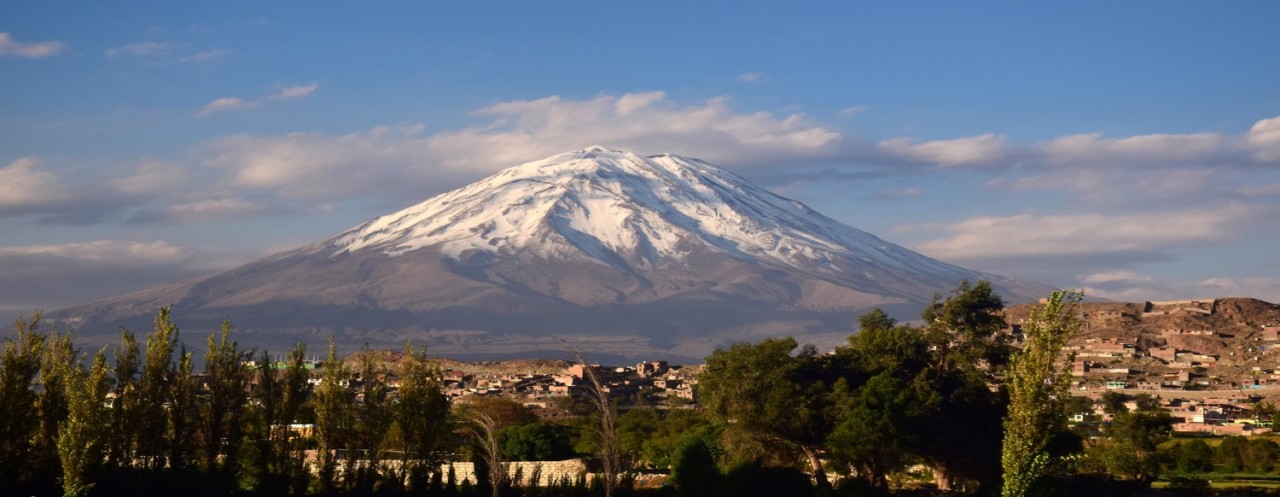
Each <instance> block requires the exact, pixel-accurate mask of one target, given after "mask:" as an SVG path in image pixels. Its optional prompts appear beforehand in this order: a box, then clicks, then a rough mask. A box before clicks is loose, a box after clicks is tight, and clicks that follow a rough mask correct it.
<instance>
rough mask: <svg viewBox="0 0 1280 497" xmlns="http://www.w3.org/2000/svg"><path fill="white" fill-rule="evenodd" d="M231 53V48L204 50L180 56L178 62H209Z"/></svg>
mask: <svg viewBox="0 0 1280 497" xmlns="http://www.w3.org/2000/svg"><path fill="white" fill-rule="evenodd" d="M229 53H231V52H230V51H229V50H221V49H216V50H203V51H200V52H196V53H193V54H191V55H187V56H185V57H179V58H178V62H207V61H210V60H213V59H216V58H219V57H223V56H226V55H227V54H229Z"/></svg>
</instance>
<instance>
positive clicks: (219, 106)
mask: <svg viewBox="0 0 1280 497" xmlns="http://www.w3.org/2000/svg"><path fill="white" fill-rule="evenodd" d="M319 87H320V85H319V84H317V83H311V84H309V85H304V86H289V87H285V88H282V89H280V91H278V92H276V93H273V94H270V95H266V96H264V97H261V98H258V99H256V100H245V99H242V98H240V97H222V98H218V99H214V100H213V101H212V102H209V103H207V104H205V106H204V108H202V109H200V112H197V113H196V116H198V117H207V116H209V115H210V114H213V113H215V112H222V111H227V110H249V109H256V108H258V107H261V106H262V104H263V103H264V102H270V101H274V100H297V99H300V98H305V97H306V96H308V95H311V94H312V93H314V92H315V91H316V88H319Z"/></svg>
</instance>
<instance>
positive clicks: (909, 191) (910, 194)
mask: <svg viewBox="0 0 1280 497" xmlns="http://www.w3.org/2000/svg"><path fill="white" fill-rule="evenodd" d="M921 193H924V189H923V188H920V187H918V186H912V187H908V188H903V189H900V190H881V191H877V192H873V193H872V194H871V197H872V198H876V199H879V200H900V199H905V198H915V197H919V196H920V194H921Z"/></svg>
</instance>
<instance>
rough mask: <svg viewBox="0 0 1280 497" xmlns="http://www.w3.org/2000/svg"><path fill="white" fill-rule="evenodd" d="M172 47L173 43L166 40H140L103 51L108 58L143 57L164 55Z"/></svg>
mask: <svg viewBox="0 0 1280 497" xmlns="http://www.w3.org/2000/svg"><path fill="white" fill-rule="evenodd" d="M171 48H173V44H172V43H164V42H157V41H140V42H137V43H130V44H128V45H122V46H118V47H115V48H110V49H108V50H106V51H104V52H102V54H103V55H105V56H107V58H111V59H114V58H118V57H121V56H124V55H132V56H135V57H142V56H149V55H162V54H165V53H167V52H168V51H169V49H171Z"/></svg>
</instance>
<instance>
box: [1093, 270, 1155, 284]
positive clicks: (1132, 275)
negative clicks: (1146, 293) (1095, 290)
mask: <svg viewBox="0 0 1280 497" xmlns="http://www.w3.org/2000/svg"><path fill="white" fill-rule="evenodd" d="M1080 281H1081V282H1083V283H1090V284H1097V283H1150V282H1152V281H1153V279H1152V278H1151V277H1150V276H1145V275H1141V274H1138V273H1136V272H1133V271H1110V272H1105V273H1094V274H1090V275H1086V276H1084V277H1083V278H1080Z"/></svg>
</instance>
